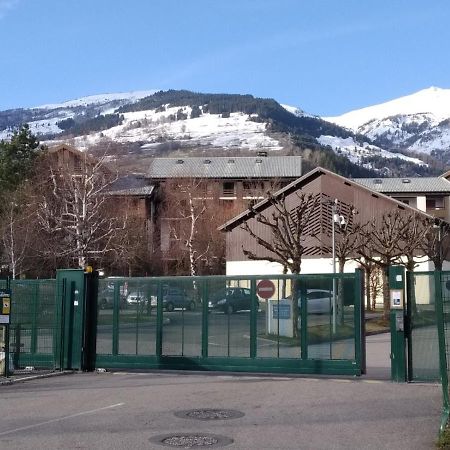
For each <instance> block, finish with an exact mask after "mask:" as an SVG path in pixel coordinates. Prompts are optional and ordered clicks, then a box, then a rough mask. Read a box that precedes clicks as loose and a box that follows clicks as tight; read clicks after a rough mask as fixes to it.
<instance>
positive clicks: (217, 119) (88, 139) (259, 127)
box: [74, 106, 282, 150]
mask: <svg viewBox="0 0 450 450" xmlns="http://www.w3.org/2000/svg"><path fill="white" fill-rule="evenodd" d="M180 109H182V111H183V113H185V114H186V115H187V116H188V117H189V116H190V114H191V108H190V107H189V106H185V107H183V108H180V107H166V108H165V111H160V112H156V111H155V110H145V111H136V112H129V113H124V114H123V116H124V121H123V123H122V125H118V126H116V127H112V128H110V129H108V130H105V131H102V132H99V133H92V134H90V135H88V136H80V137H76V138H74V144H75V145H76V146H77V147H78V148H80V149H85V148H87V147H89V146H91V145H94V144H98V143H100V142H101V141H102V140H104V139H111V140H114V141H116V142H121V143H126V142H137V143H140V144H142V145H141V148H143V149H151V148H154V147H158V146H159V145H160V144H161V143H162V142H165V141H175V140H176V141H178V142H179V143H180V144H181V145H184V146H186V147H206V146H209V147H217V148H224V149H231V148H234V149H240V148H241V149H250V150H251V149H253V150H258V149H261V150H281V148H282V147H281V146H280V145H279V143H278V141H277V140H276V139H274V138H272V137H270V136H268V135H267V134H266V124H265V123H261V122H254V121H252V120H250V118H249V117H248V115H247V114H244V113H232V114H230V117H228V118H224V117H222V116H221V115H220V114H209V113H204V114H202V115H201V116H200V117H197V118H193V119H190V118H187V119H184V120H177V121H172V120H170V116H173V115H175V114H177V112H178V111H179V110H180Z"/></svg>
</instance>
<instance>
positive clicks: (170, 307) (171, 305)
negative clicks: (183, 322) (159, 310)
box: [166, 302, 174, 312]
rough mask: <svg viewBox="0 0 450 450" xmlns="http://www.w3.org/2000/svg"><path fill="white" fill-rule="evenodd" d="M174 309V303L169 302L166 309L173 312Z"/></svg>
mask: <svg viewBox="0 0 450 450" xmlns="http://www.w3.org/2000/svg"><path fill="white" fill-rule="evenodd" d="M173 310H174V307H173V303H170V302H169V303H167V305H166V311H168V312H172V311H173Z"/></svg>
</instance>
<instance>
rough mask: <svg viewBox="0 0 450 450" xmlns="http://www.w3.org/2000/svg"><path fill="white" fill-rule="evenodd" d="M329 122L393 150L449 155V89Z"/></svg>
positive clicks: (423, 92)
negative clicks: (444, 153)
mask: <svg viewBox="0 0 450 450" xmlns="http://www.w3.org/2000/svg"><path fill="white" fill-rule="evenodd" d="M324 119H325V120H327V121H330V122H332V123H335V124H337V125H340V126H343V127H346V128H349V129H351V130H352V131H354V132H355V133H358V134H362V135H364V136H366V137H367V138H368V139H370V140H371V141H372V142H373V143H374V144H376V145H378V146H381V147H383V148H389V149H391V150H406V151H408V150H409V151H414V152H419V153H426V154H433V153H436V151H440V152H450V89H441V88H438V87H430V88H428V89H423V90H421V91H419V92H416V93H414V94H411V95H407V96H405V97H400V98H397V99H395V100H391V101H388V102H386V103H382V104H378V105H374V106H369V107H367V108H362V109H358V110H355V111H350V112H348V113H346V114H343V115H341V116H338V117H327V118H324Z"/></svg>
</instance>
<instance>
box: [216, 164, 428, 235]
mask: <svg viewBox="0 0 450 450" xmlns="http://www.w3.org/2000/svg"><path fill="white" fill-rule="evenodd" d="M323 175H327V176H332V177H335V178H338V179H341V180H342V182H345V183H346V184H348V185H352V186H353V187H354V188H356V189H363V190H367V191H369V192H370V193H374V190H372V189H370V188H368V187H366V186H364V185H362V184H360V183H356V182H355V181H354V180H350V179H348V178H345V177H343V176H341V175H338V174H336V173H333V172H331V171H329V170H327V169H324V168H322V167H316V168H315V169H313V170H311V171H310V172H308V173H307V174H305V175H303V176H302V177H300V178H298V179H297V180H295V181H293V182H292V183H289V184H288V185H287V186H285V187H283V188H282V189H280V190H279V191H277V192H275V193H274V194H273V195H274V196H275V197H280V196H282V195H289V194H291V193H292V192H295V191H298V190H300V189H302V187H304V186H306V185H307V184H308V183H310V182H311V181H313V180H315V179H316V178H319V177H321V176H323ZM377 195H378V196H380V197H384V198H385V199H387V200H389V201H391V202H393V203H395V204H397V205H399V206H400V207H401V208H402V209H407V210H411V211H412V212H415V213H418V214H421V215H423V216H425V217H429V218H431V219H434V217H433V216H431V215H429V214H427V213H425V212H423V211H420V210H418V209H416V208H413V207H412V206H409V205H406V204H404V203H402V202H399V201H398V200H395V199H393V198H392V197H388V196H387V195H385V194H383V193H378V191H377ZM269 206H270V201H269V199H268V198H265V199H264V200H261V201H260V202H259V203H257V204H256V205H255V206H253V209H252V210H250V209H247V210H245V211H244V212H242V213H241V214H238V215H237V216H235V217H233V218H232V219H230V220H229V221H228V222H226V223H224V224H223V225H221V226H220V227H219V230H220V231H231V230H232V229H233V228H236V227H237V226H239V225H241V224H242V223H243V222H245V221H246V220H248V219H249V218H251V217H253V216H254V214H255V212H260V211H264V210H265V209H266V208H268V207H269Z"/></svg>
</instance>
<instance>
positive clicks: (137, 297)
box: [127, 291, 148, 305]
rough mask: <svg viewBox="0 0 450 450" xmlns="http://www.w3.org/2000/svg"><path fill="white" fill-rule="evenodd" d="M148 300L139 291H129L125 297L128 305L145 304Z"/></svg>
mask: <svg viewBox="0 0 450 450" xmlns="http://www.w3.org/2000/svg"><path fill="white" fill-rule="evenodd" d="M147 301H148V299H147V298H146V297H145V295H144V293H143V292H141V291H131V292H129V294H128V295H127V304H128V305H137V304H142V305H143V304H146V303H147Z"/></svg>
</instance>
